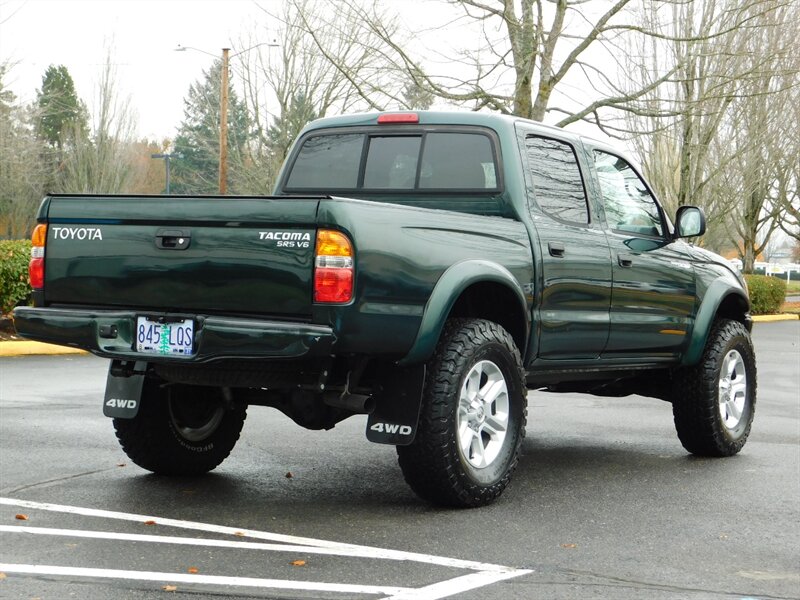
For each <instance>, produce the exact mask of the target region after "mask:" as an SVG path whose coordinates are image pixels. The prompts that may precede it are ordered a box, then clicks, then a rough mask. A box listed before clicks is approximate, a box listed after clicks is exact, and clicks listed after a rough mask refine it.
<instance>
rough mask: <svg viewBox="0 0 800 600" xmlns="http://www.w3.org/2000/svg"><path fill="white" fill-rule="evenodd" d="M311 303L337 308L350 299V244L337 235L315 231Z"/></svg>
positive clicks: (351, 291)
mask: <svg viewBox="0 0 800 600" xmlns="http://www.w3.org/2000/svg"><path fill="white" fill-rule="evenodd" d="M314 267H315V268H314V302H324V303H334V304H341V303H344V302H349V301H350V300H351V299H352V298H353V271H354V268H353V244H352V243H351V242H350V239H349V238H348V237H347V236H346V235H345V234H343V233H341V232H339V231H333V230H330V229H320V230H319V231H317V251H316V257H315V259H314Z"/></svg>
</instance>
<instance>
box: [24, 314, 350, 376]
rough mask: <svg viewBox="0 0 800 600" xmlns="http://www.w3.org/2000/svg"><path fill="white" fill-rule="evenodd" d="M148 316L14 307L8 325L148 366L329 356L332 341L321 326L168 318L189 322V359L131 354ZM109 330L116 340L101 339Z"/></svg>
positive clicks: (32, 335)
mask: <svg viewBox="0 0 800 600" xmlns="http://www.w3.org/2000/svg"><path fill="white" fill-rule="evenodd" d="M140 314H148V315H152V314H153V313H152V312H146V313H144V312H135V311H111V310H109V311H105V310H78V309H62V308H32V307H18V308H17V309H15V310H14V326H15V327H16V330H17V333H19V335H21V336H22V337H25V338H28V339H32V340H37V341H40V342H48V343H51V344H60V345H62V346H71V347H73V348H81V349H83V350H88V351H89V352H91V353H93V354H96V355H98V356H103V357H106V358H119V359H128V360H147V361H151V362H155V361H157V362H173V361H174V362H190V363H203V362H209V361H214V360H219V359H227V358H245V359H258V358H299V357H303V356H308V357H313V356H329V355H330V354H331V347H332V346H333V343H334V341H335V340H336V338H335V336H334V334H333V330H332V329H331V328H330V327H327V326H324V325H311V324H307V323H291V322H289V323H287V322H283V321H261V320H257V319H243V318H236V317H219V316H206V315H192V314H183V313H175V314H173V313H169V314H168V315H167V314H165V315H164V316H170V317H183V318H193V319H194V320H195V342H194V354H193V355H192V356H160V355H155V354H142V353H139V352H136V351H135V350H134V336H135V330H136V326H135V325H136V317H137V315H140ZM101 327H102V328H103V330H104V331H109V330H111V329H112V328H113V329H114V330H115V332H116V337H114V338H108V337H101V336H100V331H101Z"/></svg>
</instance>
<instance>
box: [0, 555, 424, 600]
mask: <svg viewBox="0 0 800 600" xmlns="http://www.w3.org/2000/svg"><path fill="white" fill-rule="evenodd" d="M0 571H3V572H5V573H26V574H29V575H67V576H69V577H99V578H102V579H135V580H137V581H159V582H160V581H169V582H170V583H205V584H207V585H235V586H238V587H260V588H273V589H282V590H303V591H312V592H340V593H342V594H400V593H403V592H406V591H409V590H408V588H399V587H392V586H380V585H349V584H346V583H315V582H311V581H287V580H283V579H259V578H257V577H227V576H224V575H200V574H197V575H189V574H187V573H159V572H158V571H122V570H119V569H94V568H85V567H56V566H52V565H14V564H6V563H0ZM395 597H397V596H395Z"/></svg>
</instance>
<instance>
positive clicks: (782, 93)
mask: <svg viewBox="0 0 800 600" xmlns="http://www.w3.org/2000/svg"><path fill="white" fill-rule="evenodd" d="M775 4H777V3H775ZM798 13H800V11H799V10H798V6H797V5H796V4H795V3H789V4H785V5H783V4H780V5H778V6H777V8H776V9H775V10H774V11H771V12H770V13H765V14H761V15H759V16H758V22H759V23H761V25H762V26H761V27H759V28H757V29H755V30H753V31H752V32H751V35H749V36H748V38H747V42H746V50H747V52H746V53H745V54H744V56H743V59H744V60H746V61H748V62H750V63H751V64H754V65H757V67H758V68H757V69H753V70H752V71H750V73H749V76H748V77H747V78H746V79H745V80H744V81H743V83H742V87H741V90H740V93H739V94H737V96H736V98H735V99H734V100H733V102H732V103H731V109H730V122H729V123H728V124H727V126H726V127H725V128H723V129H722V131H721V133H722V135H721V136H720V140H719V144H720V145H723V146H727V147H730V148H732V160H731V161H730V163H729V164H728V165H726V168H725V171H726V177H725V181H726V183H727V189H728V193H729V195H730V200H731V202H730V207H731V213H732V216H733V222H732V224H733V227H732V232H731V233H732V235H731V240H732V241H733V242H734V243H737V247H738V248H739V254H740V257H741V259H742V262H743V270H744V271H745V272H746V273H750V272H752V271H753V267H754V263H755V261H756V259H757V257H758V256H759V254H761V253H762V252H763V251H764V250H765V248H767V246H768V245H769V243H770V241H771V239H772V235H773V233H774V232H775V231H776V230H777V229H778V227H779V226H780V225H781V222H782V220H783V219H782V211H783V209H784V208H785V204H784V203H785V201H786V200H787V199H788V198H791V197H795V198H796V196H797V191H796V189H795V190H794V191H789V190H788V189H787V188H788V186H789V185H790V182H791V181H792V175H791V174H792V169H793V170H794V171H795V172H796V163H797V161H798V154H797V144H796V141H794V143H793V140H796V132H788V134H787V131H786V125H787V121H786V117H785V116H786V115H788V114H791V111H792V110H793V108H794V104H795V103H796V102H797V98H798V94H797V91H798V87H799V86H800V81H799V78H798V75H800V69H798V67H799V66H800V65H799V64H798V58H797V57H798V52H799V51H800V44H799V43H798V37H797V26H796V23H797V18H798V17H799V16H800V14H798ZM787 161H789V165H794V166H787ZM795 181H796V180H795Z"/></svg>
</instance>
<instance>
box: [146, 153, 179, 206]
mask: <svg viewBox="0 0 800 600" xmlns="http://www.w3.org/2000/svg"><path fill="white" fill-rule="evenodd" d="M172 156H173V155H172V154H169V153H168V152H163V153H161V152H159V153H158V154H151V155H150V158H163V159H164V168H165V169H166V171H167V196H169V161H170V159H171V158H172ZM177 157H178V158H180V157H181V155H180V154H178V155H177Z"/></svg>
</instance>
